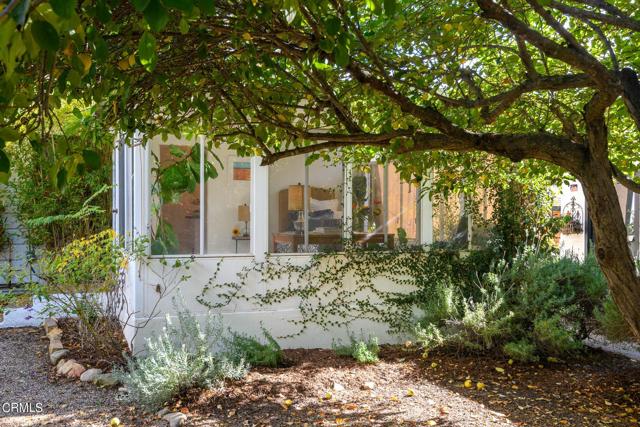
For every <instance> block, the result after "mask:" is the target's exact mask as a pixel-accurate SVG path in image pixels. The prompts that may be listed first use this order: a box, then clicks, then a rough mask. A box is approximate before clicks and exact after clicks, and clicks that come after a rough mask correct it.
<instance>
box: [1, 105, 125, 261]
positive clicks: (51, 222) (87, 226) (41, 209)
mask: <svg viewBox="0 0 640 427" xmlns="http://www.w3.org/2000/svg"><path fill="white" fill-rule="evenodd" d="M94 113H95V111H94V110H93V109H91V108H83V109H80V108H78V107H77V106H74V105H69V106H66V107H65V108H64V109H62V111H60V112H59V113H58V114H59V118H58V119H59V120H60V122H59V123H60V125H59V126H56V130H55V131H54V134H53V136H52V138H53V140H52V141H51V143H50V144H43V143H40V142H38V141H36V140H33V141H31V142H30V144H16V143H10V144H8V145H7V146H6V150H7V153H8V154H9V158H10V159H11V161H12V165H13V166H12V167H13V170H14V173H13V174H12V178H11V180H10V181H9V192H10V195H11V198H10V200H11V201H12V203H13V204H14V206H15V208H16V213H17V217H18V219H19V220H20V221H21V223H22V224H23V225H24V227H25V230H26V236H27V239H28V241H29V243H30V244H32V245H34V246H40V245H44V246H45V247H47V248H49V249H54V248H60V247H62V246H64V245H65V244H67V243H69V242H71V241H72V240H74V239H78V238H83V237H88V236H90V235H92V234H95V233H98V232H100V231H102V230H104V229H105V228H107V227H108V226H109V224H110V221H111V209H110V206H111V197H110V192H109V191H108V190H109V189H110V184H111V150H112V147H113V145H112V139H111V137H110V136H109V135H108V133H106V132H105V131H104V130H103V129H102V127H101V125H100V124H99V123H98V122H97V119H96V118H95V117H94V116H93V115H94Z"/></svg>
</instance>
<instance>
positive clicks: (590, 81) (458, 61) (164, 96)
mask: <svg viewBox="0 0 640 427" xmlns="http://www.w3.org/2000/svg"><path fill="white" fill-rule="evenodd" d="M634 12H635V11H634V10H632V4H631V2H624V1H622V2H621V1H618V2H616V4H608V3H605V2H602V1H596V0H591V1H586V0H585V1H578V2H576V1H569V2H563V3H561V2H557V1H540V2H538V1H512V2H509V3H504V2H503V3H501V4H497V3H494V2H492V1H477V2H476V1H455V2H450V1H433V0H429V1H420V2H414V1H400V0H386V1H373V0H366V1H343V0H342V1H338V0H331V1H319V2H300V1H295V0H274V1H262V0H253V1H217V2H215V3H214V2H213V1H208V0H165V1H160V0H146V1H145V0H133V1H129V2H124V1H113V0H112V1H108V0H100V1H85V2H77V1H64V0H58V1H50V2H45V1H26V0H21V1H11V2H9V3H8V4H5V5H4V10H3V12H2V17H1V18H0V63H2V69H1V71H0V73H1V74H0V76H1V78H0V89H1V90H0V108H1V109H0V111H1V116H0V120H2V121H1V122H0V123H1V128H2V129H1V130H0V138H2V139H4V140H12V139H18V138H21V137H23V136H26V137H28V138H29V139H31V140H33V141H38V142H40V143H44V142H46V140H47V136H48V133H49V132H50V129H51V128H52V127H54V126H55V125H56V117H55V115H56V110H57V109H58V108H59V107H60V106H62V105H63V104H65V103H69V102H71V101H74V100H81V101H82V102H84V103H85V104H87V105H97V106H98V108H96V114H97V115H99V116H100V117H101V119H102V120H103V121H104V123H105V125H108V126H111V127H112V129H114V130H125V131H127V132H129V133H131V132H132V131H133V130H134V129H138V130H141V131H142V132H144V133H145V135H147V136H152V135H154V134H158V133H161V134H166V133H178V134H179V133H181V132H184V131H186V130H194V131H199V132H202V133H204V134H206V135H208V136H210V138H211V139H212V140H213V139H215V140H222V139H224V141H225V142H227V143H229V144H230V145H231V146H232V147H233V148H236V149H238V150H239V151H241V152H251V153H254V152H255V153H256V154H259V155H261V156H263V157H264V158H265V162H267V163H268V162H272V161H275V160H277V159H278V158H281V157H282V156H285V155H290V154H292V150H293V153H301V152H307V151H308V152H310V151H314V152H316V153H315V154H313V157H314V158H315V157H317V156H321V155H322V154H323V153H324V152H326V150H329V149H333V148H336V147H346V149H345V153H350V154H352V155H354V156H358V155H362V156H364V157H371V156H372V155H376V154H377V155H382V156H385V157H387V158H398V157H400V160H401V162H400V164H401V165H403V166H404V170H405V171H406V173H405V176H406V177H410V175H411V174H412V173H413V174H417V175H419V174H421V173H422V171H424V170H426V169H427V168H430V167H438V166H445V167H446V168H447V169H448V171H449V174H450V175H453V174H454V172H455V171H456V170H462V169H457V168H464V172H465V176H466V181H468V182H474V179H473V178H480V179H482V180H488V179H490V174H488V173H487V166H486V165H487V164H488V163H487V157H486V156H484V155H477V154H475V155H469V154H466V155H460V154H457V153H459V152H461V151H462V152H471V151H475V150H477V149H480V150H481V151H485V152H491V153H495V154H507V157H511V158H512V159H514V160H520V158H529V157H535V158H542V159H543V160H548V157H549V156H555V155H557V154H558V153H561V152H563V150H564V149H565V148H566V149H568V150H571V149H572V146H573V145H574V144H575V143H579V142H580V139H581V137H582V136H581V135H584V133H585V121H584V117H583V116H584V111H583V110H584V107H585V105H587V103H588V102H589V99H591V97H593V95H594V92H595V91H596V88H597V86H598V83H597V80H595V79H594V78H598V79H599V78H600V76H601V75H604V74H610V70H614V71H615V70H620V69H621V68H624V67H632V68H633V67H635V66H637V63H638V61H639V57H640V51H639V50H638V49H637V46H638V34H639V33H638V29H640V21H638V20H635V19H634ZM505 17H506V18H505ZM578 40H579V41H578ZM592 77H593V78H592ZM615 86H616V87H617V89H618V93H616V94H612V96H615V98H616V101H615V102H613V103H608V104H611V107H610V108H609V111H608V114H607V120H608V124H609V128H610V129H611V131H612V137H611V139H610V144H609V146H610V147H609V149H610V157H611V159H612V160H613V161H614V162H615V163H616V165H617V166H618V167H619V168H620V169H621V170H623V171H626V172H632V170H633V169H634V168H635V166H634V164H635V163H636V162H637V161H638V160H639V156H640V151H639V150H634V149H633V144H634V143H635V139H636V138H637V133H636V132H637V129H635V127H634V126H633V119H632V116H631V115H630V114H628V112H627V110H626V108H625V105H624V103H623V97H621V96H619V95H622V92H623V91H622V87H621V85H620V84H619V83H618V84H616V85H615ZM607 107H609V105H607ZM496 133H503V135H501V136H500V137H499V138H496V137H492V135H495V134H496ZM483 134H484V141H482V142H481V143H478V141H479V139H478V138H477V137H478V135H483ZM507 135H508V137H507ZM489 139H491V140H489ZM454 140H455V142H454ZM318 141H324V142H322V144H321V145H320V146H314V145H315V144H317V143H318ZM465 141H466V142H465ZM463 142H464V143H463ZM363 143H366V144H367V147H366V148H362V145H363ZM505 144H508V145H509V146H510V149H509V153H506V152H504V147H503V146H504V145H505ZM483 145H484V146H483ZM518 145H521V146H523V147H522V148H523V150H524V151H528V150H530V149H531V148H535V147H538V148H539V147H541V146H545V147H548V148H549V149H550V150H546V149H544V150H543V149H538V150H537V151H538V152H537V153H536V154H535V155H534V154H525V153H524V152H523V150H521V151H522V152H521V153H518V152H517V151H518V150H517V149H516V148H514V147H515V146H518ZM501 146H502V147H501ZM558 147H561V148H558ZM425 148H428V149H436V150H455V151H456V154H449V155H447V154H444V153H443V152H442V151H435V152H431V153H429V154H422V155H421V156H419V157H417V156H413V155H411V154H409V155H407V153H413V152H415V151H417V150H423V149H425ZM318 149H322V151H321V152H320V153H318V152H317V151H318ZM554 150H557V151H558V152H557V153H556V152H554ZM345 155H346V154H345ZM3 160H4V159H3ZM496 162H497V163H500V165H501V166H504V164H503V163H504V162H503V161H501V160H499V159H496V158H492V159H491V160H490V163H492V164H493V163H496ZM501 162H502V163H501ZM454 165H457V166H454ZM564 166H565V168H566V165H564ZM7 168H8V165H7V164H6V162H4V161H2V162H0V169H2V171H5V172H6V171H7ZM510 168H512V167H510ZM518 168H519V169H521V171H522V172H524V173H525V174H526V173H530V172H540V170H541V168H548V166H547V165H544V166H543V165H541V164H539V163H538V164H526V165H522V166H519V167H518ZM501 169H502V170H503V169H504V168H492V169H491V172H493V173H495V172H496V171H498V170H501ZM470 174H471V175H470Z"/></svg>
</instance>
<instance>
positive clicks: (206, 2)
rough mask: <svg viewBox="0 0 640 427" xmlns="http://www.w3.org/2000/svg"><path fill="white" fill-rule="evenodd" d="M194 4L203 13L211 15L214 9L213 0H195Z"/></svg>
mask: <svg viewBox="0 0 640 427" xmlns="http://www.w3.org/2000/svg"><path fill="white" fill-rule="evenodd" d="M195 4H196V6H198V9H200V11H201V12H202V14H203V15H213V14H214V13H215V11H216V8H215V5H214V0H195Z"/></svg>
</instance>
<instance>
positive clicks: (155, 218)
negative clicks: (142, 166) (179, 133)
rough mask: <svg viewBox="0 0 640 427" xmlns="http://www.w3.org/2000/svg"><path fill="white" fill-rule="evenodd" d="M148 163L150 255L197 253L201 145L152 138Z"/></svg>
mask: <svg viewBox="0 0 640 427" xmlns="http://www.w3.org/2000/svg"><path fill="white" fill-rule="evenodd" d="M151 162H152V175H151V253H152V254H154V255H159V254H163V255H177V254H181V255H188V254H196V253H199V251H200V250H199V248H200V185H199V183H200V145H199V144H197V143H194V141H184V140H178V139H176V138H174V137H170V138H169V139H168V140H167V141H166V142H163V141H161V140H160V139H159V138H157V139H154V140H153V141H152V142H151Z"/></svg>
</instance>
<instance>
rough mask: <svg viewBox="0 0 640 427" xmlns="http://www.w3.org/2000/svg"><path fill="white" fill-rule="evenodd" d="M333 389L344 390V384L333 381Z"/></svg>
mask: <svg viewBox="0 0 640 427" xmlns="http://www.w3.org/2000/svg"><path fill="white" fill-rule="evenodd" d="M333 391H344V386H343V385H342V384H340V383H333Z"/></svg>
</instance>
